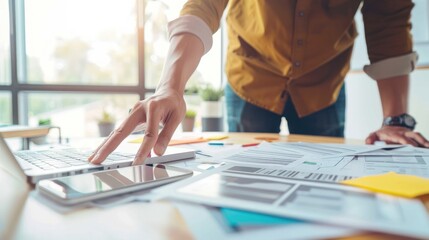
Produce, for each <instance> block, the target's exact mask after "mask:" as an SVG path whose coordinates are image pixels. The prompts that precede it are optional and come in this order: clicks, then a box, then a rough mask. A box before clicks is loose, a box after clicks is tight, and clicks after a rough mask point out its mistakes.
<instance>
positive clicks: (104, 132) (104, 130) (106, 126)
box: [98, 122, 115, 137]
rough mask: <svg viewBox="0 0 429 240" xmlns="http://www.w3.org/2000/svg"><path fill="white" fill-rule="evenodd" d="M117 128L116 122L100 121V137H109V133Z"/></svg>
mask: <svg viewBox="0 0 429 240" xmlns="http://www.w3.org/2000/svg"><path fill="white" fill-rule="evenodd" d="M113 130H115V123H107V122H106V123H104V122H103V123H98V132H99V133H100V137H107V136H109V134H110V133H111V132H112V131H113Z"/></svg>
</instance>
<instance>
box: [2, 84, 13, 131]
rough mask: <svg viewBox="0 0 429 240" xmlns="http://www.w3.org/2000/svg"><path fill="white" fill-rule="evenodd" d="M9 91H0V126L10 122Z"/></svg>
mask: <svg viewBox="0 0 429 240" xmlns="http://www.w3.org/2000/svg"><path fill="white" fill-rule="evenodd" d="M11 106H12V104H11V97H10V93H8V92H3V91H0V110H1V114H0V126H2V125H4V124H11V123H12V109H11Z"/></svg>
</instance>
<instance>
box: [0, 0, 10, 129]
mask: <svg viewBox="0 0 429 240" xmlns="http://www.w3.org/2000/svg"><path fill="white" fill-rule="evenodd" d="M9 42H10V41H9V4H8V0H0V85H4V84H9V83H10V44H9ZM0 104H3V103H2V102H1V100H0ZM2 109H3V108H2ZM0 121H1V119H0Z"/></svg>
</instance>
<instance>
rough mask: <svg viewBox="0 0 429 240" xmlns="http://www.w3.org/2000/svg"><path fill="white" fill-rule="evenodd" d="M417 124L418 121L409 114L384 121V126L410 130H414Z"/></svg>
mask: <svg viewBox="0 0 429 240" xmlns="http://www.w3.org/2000/svg"><path fill="white" fill-rule="evenodd" d="M416 124H417V122H416V120H415V119H414V118H413V117H412V116H410V115H409V114H407V113H404V114H401V115H399V116H390V117H386V118H385V119H384V120H383V126H398V127H406V128H408V129H410V130H414V127H415V126H416Z"/></svg>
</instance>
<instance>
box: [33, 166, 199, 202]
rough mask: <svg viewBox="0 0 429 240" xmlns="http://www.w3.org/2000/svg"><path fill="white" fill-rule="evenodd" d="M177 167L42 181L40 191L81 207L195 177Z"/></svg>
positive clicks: (135, 168)
mask: <svg viewBox="0 0 429 240" xmlns="http://www.w3.org/2000/svg"><path fill="white" fill-rule="evenodd" d="M192 173H193V172H192V171H191V170H187V169H182V168H178V167H173V166H166V165H162V164H158V165H153V166H152V165H138V166H130V167H124V168H119V169H114V170H107V171H100V172H93V173H86V174H80V175H74V176H68V177H60V178H53V179H47V180H41V181H39V182H38V184H37V186H36V187H37V191H39V192H40V193H41V194H42V195H44V196H46V197H48V198H50V199H52V200H54V201H56V202H59V203H61V204H66V205H70V204H77V203H81V202H85V201H91V200H96V199H101V198H106V197H110V196H114V195H118V194H124V193H129V192H135V191H140V190H144V189H149V188H153V187H156V186H160V185H163V184H167V183H170V182H175V181H178V180H180V179H183V178H186V177H189V176H191V175H192Z"/></svg>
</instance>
